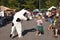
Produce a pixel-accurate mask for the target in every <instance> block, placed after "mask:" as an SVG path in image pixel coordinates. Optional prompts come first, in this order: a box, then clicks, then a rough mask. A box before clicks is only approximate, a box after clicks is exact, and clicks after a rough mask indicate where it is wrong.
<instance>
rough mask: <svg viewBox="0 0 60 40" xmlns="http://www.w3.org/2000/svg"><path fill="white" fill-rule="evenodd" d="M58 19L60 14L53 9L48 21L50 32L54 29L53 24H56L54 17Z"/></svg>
mask: <svg viewBox="0 0 60 40" xmlns="http://www.w3.org/2000/svg"><path fill="white" fill-rule="evenodd" d="M55 16H56V17H58V13H57V10H56V9H55V8H52V10H51V12H50V13H49V15H48V17H49V19H48V21H49V22H50V25H49V27H48V30H50V29H52V26H53V23H54V17H55Z"/></svg>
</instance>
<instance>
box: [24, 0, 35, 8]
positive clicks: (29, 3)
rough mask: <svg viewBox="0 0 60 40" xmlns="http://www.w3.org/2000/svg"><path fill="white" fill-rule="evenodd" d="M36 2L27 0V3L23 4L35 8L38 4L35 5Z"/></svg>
mask: <svg viewBox="0 0 60 40" xmlns="http://www.w3.org/2000/svg"><path fill="white" fill-rule="evenodd" d="M34 2H35V1H34V0H27V1H26V2H25V4H23V6H24V7H25V8H30V9H35V8H36V6H35V4H34Z"/></svg>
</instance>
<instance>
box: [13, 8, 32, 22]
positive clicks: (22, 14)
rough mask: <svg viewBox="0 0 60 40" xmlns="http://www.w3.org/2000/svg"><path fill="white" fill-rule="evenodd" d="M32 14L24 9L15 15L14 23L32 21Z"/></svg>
mask: <svg viewBox="0 0 60 40" xmlns="http://www.w3.org/2000/svg"><path fill="white" fill-rule="evenodd" d="M30 14H31V13H30V12H29V11H27V10H25V9H22V10H21V11H19V12H17V13H16V14H15V15H14V19H13V22H19V21H21V20H31V19H32V17H31V15H30Z"/></svg>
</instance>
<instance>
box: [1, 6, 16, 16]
mask: <svg viewBox="0 0 60 40" xmlns="http://www.w3.org/2000/svg"><path fill="white" fill-rule="evenodd" d="M0 10H2V11H4V12H5V13H6V15H7V16H8V14H10V13H12V12H15V11H16V9H11V8H8V7H5V6H0Z"/></svg>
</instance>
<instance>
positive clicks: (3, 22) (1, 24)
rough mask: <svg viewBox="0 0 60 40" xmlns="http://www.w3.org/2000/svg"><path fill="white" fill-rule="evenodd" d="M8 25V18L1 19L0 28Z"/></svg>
mask: <svg viewBox="0 0 60 40" xmlns="http://www.w3.org/2000/svg"><path fill="white" fill-rule="evenodd" d="M6 23H7V20H6V17H0V26H3V25H5V24H6Z"/></svg>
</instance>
